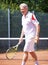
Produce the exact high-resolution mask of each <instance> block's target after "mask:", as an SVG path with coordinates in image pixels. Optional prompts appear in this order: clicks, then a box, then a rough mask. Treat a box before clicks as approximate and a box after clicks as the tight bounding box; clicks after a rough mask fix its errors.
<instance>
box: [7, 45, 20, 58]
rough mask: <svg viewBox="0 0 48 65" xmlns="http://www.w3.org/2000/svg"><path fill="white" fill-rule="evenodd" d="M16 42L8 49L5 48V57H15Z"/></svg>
mask: <svg viewBox="0 0 48 65" xmlns="http://www.w3.org/2000/svg"><path fill="white" fill-rule="evenodd" d="M18 46H19V45H18V44H17V45H15V46H13V47H10V48H9V49H7V51H6V58H7V59H13V58H14V57H15V54H16V52H17V51H18Z"/></svg>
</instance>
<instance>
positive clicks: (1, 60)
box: [0, 50, 48, 65]
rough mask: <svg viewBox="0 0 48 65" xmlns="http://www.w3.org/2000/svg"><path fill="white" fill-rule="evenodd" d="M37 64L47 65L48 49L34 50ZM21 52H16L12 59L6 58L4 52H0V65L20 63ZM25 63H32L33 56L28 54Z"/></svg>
mask: <svg viewBox="0 0 48 65" xmlns="http://www.w3.org/2000/svg"><path fill="white" fill-rule="evenodd" d="M36 54H37V57H38V62H39V65H48V50H39V51H36ZM22 57H23V52H17V54H16V56H15V57H14V59H12V60H8V59H7V58H6V55H5V53H2V54H0V65H21V62H22ZM26 65H34V61H33V58H31V56H30V54H29V58H28V61H27V62H26Z"/></svg>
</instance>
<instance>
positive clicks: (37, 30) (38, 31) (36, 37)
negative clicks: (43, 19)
mask: <svg viewBox="0 0 48 65" xmlns="http://www.w3.org/2000/svg"><path fill="white" fill-rule="evenodd" d="M39 33H40V25H39V24H36V36H35V42H36V43H37V42H38V40H39Z"/></svg>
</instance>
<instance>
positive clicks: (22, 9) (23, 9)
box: [20, 7, 28, 15]
mask: <svg viewBox="0 0 48 65" xmlns="http://www.w3.org/2000/svg"><path fill="white" fill-rule="evenodd" d="M20 11H21V13H22V14H23V15H26V13H27V11H28V9H27V8H26V7H21V8H20Z"/></svg>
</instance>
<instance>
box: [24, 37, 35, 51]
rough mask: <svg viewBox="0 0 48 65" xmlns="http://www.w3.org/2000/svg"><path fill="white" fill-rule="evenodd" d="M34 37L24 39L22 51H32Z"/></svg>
mask: <svg viewBox="0 0 48 65" xmlns="http://www.w3.org/2000/svg"><path fill="white" fill-rule="evenodd" d="M34 43H35V42H34V38H31V39H26V40H25V46H24V51H27V52H32V51H34V50H35V49H34Z"/></svg>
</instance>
